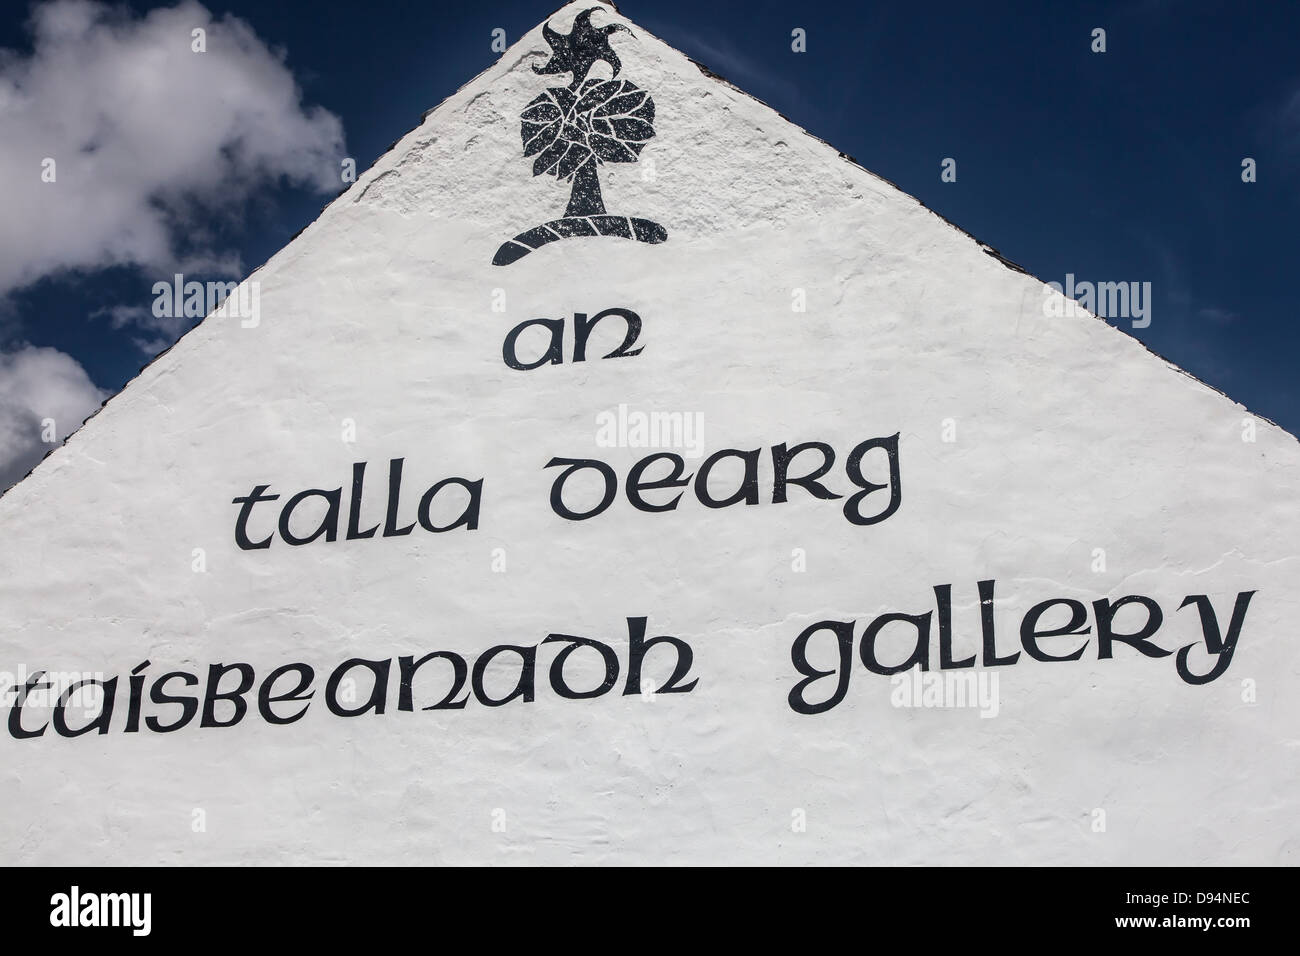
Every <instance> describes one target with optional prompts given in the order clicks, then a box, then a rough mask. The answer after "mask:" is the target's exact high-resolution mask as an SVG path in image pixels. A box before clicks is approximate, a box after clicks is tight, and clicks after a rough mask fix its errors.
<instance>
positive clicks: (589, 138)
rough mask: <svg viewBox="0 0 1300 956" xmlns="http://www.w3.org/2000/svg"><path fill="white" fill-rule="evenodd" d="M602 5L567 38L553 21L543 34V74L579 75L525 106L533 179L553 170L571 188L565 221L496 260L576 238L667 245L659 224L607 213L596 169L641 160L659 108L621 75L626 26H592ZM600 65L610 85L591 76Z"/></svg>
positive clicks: (525, 238)
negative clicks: (614, 39) (613, 41)
mask: <svg viewBox="0 0 1300 956" xmlns="http://www.w3.org/2000/svg"><path fill="white" fill-rule="evenodd" d="M598 9H600V8H599V7H592V8H590V9H588V10H583V11H582V12H581V13H579V14H578V15H577V17H575V18H574V21H573V29H572V30H570V31H569V34H568V36H565V35H564V34H561V33H556V32H555V31H554V30H552V29H551V25H550V24H549V23H548V24H546V25H545V26H543V27H542V36H544V37H545V38H546V42H547V43H548V44H550V47H551V58H550V59H549V60H547V61H546V63H545V64H543V65H542V66H540V67H539V66H536V65H535V66H534V67H533V72H534V73H539V74H557V73H572V74H573V81H572V82H571V83H570V84H569V85H568V86H567V87H550V88H548V89H547V90H546V92H544V93H542V94H541V95H540V96H538V97H537V98H536V99H535V100H533V101H532V102H531V103H529V104H528V105H527V106H526V107H524V111H523V113H522V114H520V117H519V119H520V136H521V138H522V139H523V144H524V156H525V157H529V156H535V157H537V158H536V159H535V160H533V175H534V176H540V175H542V173H550V174H551V175H552V176H554V177H556V178H557V179H559V180H562V181H564V182H568V183H572V187H571V190H570V193H569V205H568V208H566V209H565V210H564V218H563V219H553V220H551V221H550V222H547V223H543V224H542V225H540V226H534V227H533V228H532V229H529V230H528V231H527V232H521V233H520V234H519V235H517V236H515V237H514V238H513V239H511V240H509V241H507V242H503V243H502V244H501V247H500V248H499V249H497V254H496V256H495V257H494V258H493V259H492V264H493V265H498V266H506V265H509V264H510V263H512V262H515V261H517V260H519V259H522V258H523V257H524V256H526V255H528V253H530V252H532V251H533V250H534V249H537V248H539V247H541V246H544V245H546V244H547V243H550V242H556V241H557V240H560V239H568V238H570V237H572V236H617V237H620V238H623V239H635V240H636V241H637V242H651V243H654V242H663V241H664V240H665V239H667V238H668V232H667V231H666V230H665V229H664V227H663V226H661V225H659V224H658V223H657V222H651V221H650V220H648V219H638V218H636V217H633V216H611V215H608V214H607V213H606V212H605V201H604V198H603V197H602V196H601V194H600V179H599V177H598V176H597V175H596V169H597V167H598V166H600V165H601V164H602V163H635V162H636V161H637V157H638V156H639V155H640V153H641V150H642V149H643V148H644V147H645V144H646V143H647V142H649V141H650V139H651V138H653V137H654V134H655V129H654V119H655V104H654V100H652V99H651V98H650V94H649V93H647V92H646V91H645V90H643V89H641V88H640V87H638V86H637V85H636V84H635V83H633V82H632V81H631V80H623V79H619V78H618V74H619V71H620V70H621V69H622V67H623V64H622V63H621V61H620V60H619V58H618V54H617V53H615V52H614V50H613V48H612V47H611V46H610V44H609V38H610V36H611V35H612V34H614V33H617V32H618V31H620V30H622V31H623V32H624V33H627V34H628V35H629V36H634V35H635V34H633V33H632V31H631V30H629V29H628V28H627V27H625V26H623V25H622V24H621V23H612V24H610V25H608V26H604V27H593V26H592V25H591V15H592V13H594V12H595V11H596V10H598ZM598 60H604V61H605V62H606V63H608V64H609V65H610V67H611V68H612V69H613V71H614V76H613V77H612V78H611V79H608V80H599V79H595V78H588V76H587V74H588V73H589V72H590V71H591V67H592V65H593V64H595V63H596V62H597V61H598Z"/></svg>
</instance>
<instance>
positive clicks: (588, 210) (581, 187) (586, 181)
mask: <svg viewBox="0 0 1300 956" xmlns="http://www.w3.org/2000/svg"><path fill="white" fill-rule="evenodd" d="M564 215H565V216H603V215H605V201H604V200H603V199H602V198H601V196H600V179H599V177H597V175H596V160H595V159H594V158H593V159H590V160H588V161H587V162H585V163H583V164H582V165H581V166H579V167H578V171H577V172H576V173H574V174H573V191H572V192H570V193H569V208H568V209H566V210H564Z"/></svg>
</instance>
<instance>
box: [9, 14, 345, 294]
mask: <svg viewBox="0 0 1300 956" xmlns="http://www.w3.org/2000/svg"><path fill="white" fill-rule="evenodd" d="M29 26H30V29H31V32H32V37H33V51H32V53H31V54H30V55H25V56H24V55H18V54H16V53H14V52H13V51H3V50H0V130H2V131H3V134H2V135H0V210H3V215H4V226H3V228H2V229H0V297H3V296H4V295H6V294H7V293H9V292H11V291H13V290H14V289H17V288H20V287H22V286H25V285H27V284H29V283H31V282H34V281H35V280H37V279H40V278H42V277H44V276H47V275H51V274H54V273H57V272H59V271H60V270H65V269H83V270H93V269H98V268H102V267H106V266H111V265H124V264H125V265H136V266H139V267H142V268H144V269H146V270H156V271H157V272H159V273H160V274H163V275H168V276H169V275H170V273H171V272H172V270H173V269H176V268H179V269H181V270H182V271H191V270H197V269H211V270H221V271H224V272H230V271H232V270H235V269H237V268H238V267H239V263H238V257H237V256H236V255H235V254H234V253H233V252H232V251H231V250H229V249H222V248H217V247H215V246H214V245H213V242H212V240H211V239H210V238H205V237H210V229H209V228H208V226H209V225H210V224H211V222H212V220H213V219H214V218H215V217H217V216H219V215H222V214H223V213H229V214H238V212H239V210H240V209H241V208H242V206H243V204H244V203H246V202H247V201H248V200H249V198H250V197H251V196H252V195H253V193H254V192H255V191H256V190H257V189H258V188H260V187H262V186H265V185H267V184H268V183H273V182H281V181H288V182H292V183H295V184H299V185H305V186H309V187H312V188H315V189H317V190H320V191H322V192H333V191H337V190H338V189H339V188H340V186H341V183H340V181H339V161H340V159H341V158H342V156H343V129H342V124H341V123H340V121H339V119H338V118H337V117H336V116H334V115H333V114H331V113H329V112H327V111H325V110H324V109H322V108H320V107H304V106H303V104H302V97H301V91H300V90H299V88H298V86H297V84H296V83H295V82H294V79H293V76H292V74H291V73H290V72H289V70H288V68H287V67H286V66H285V63H284V59H283V54H282V53H280V52H277V51H272V50H271V49H269V48H268V47H267V46H266V44H264V43H263V42H262V41H261V40H260V39H259V38H258V37H257V36H256V34H254V32H253V30H252V28H251V27H249V26H248V24H246V23H244V22H243V21H242V20H239V19H236V18H234V17H230V16H226V17H223V18H221V19H214V18H213V16H212V14H211V13H209V12H208V10H207V9H206V8H204V7H203V6H202V5H200V4H199V3H196V2H193V0H186V2H183V3H181V4H180V5H178V6H175V7H171V8H167V9H159V10H154V11H152V12H150V13H148V14H147V15H145V16H144V17H142V18H136V17H133V16H132V15H131V13H130V12H129V11H128V10H126V8H124V7H109V6H106V5H104V4H100V3H93V2H87V0H54V2H49V3H44V4H41V5H39V6H37V7H36V8H35V9H34V10H33V13H32V18H31V21H30V24H29ZM195 29H202V30H204V31H206V45H207V52H205V53H196V52H193V51H192V49H191V43H192V31H193V30H195ZM46 158H49V159H53V160H54V161H55V167H54V168H55V175H56V179H55V182H53V183H47V182H43V181H42V179H41V172H42V162H43V161H44V160H45V159H46Z"/></svg>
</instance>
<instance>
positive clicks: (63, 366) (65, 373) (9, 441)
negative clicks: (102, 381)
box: [0, 346, 108, 491]
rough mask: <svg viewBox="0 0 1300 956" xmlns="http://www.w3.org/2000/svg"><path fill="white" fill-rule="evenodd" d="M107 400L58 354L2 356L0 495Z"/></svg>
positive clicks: (31, 351) (28, 350)
mask: <svg viewBox="0 0 1300 956" xmlns="http://www.w3.org/2000/svg"><path fill="white" fill-rule="evenodd" d="M107 397H108V393H107V392H105V391H103V390H102V389H99V388H96V387H95V384H94V382H92V381H91V380H90V376H89V375H87V374H86V370H85V369H84V368H82V367H81V365H80V364H78V362H77V360H76V359H74V358H73V357H72V356H71V355H66V354H64V353H63V352H60V351H58V350H57V349H49V348H33V347H31V346H24V347H21V348H19V349H17V350H16V351H13V352H0V491H3V490H4V489H5V488H8V487H9V486H10V485H12V484H13V483H14V482H15V481H17V480H18V479H19V478H21V477H23V475H25V474H27V472H28V471H30V470H31V468H32V467H33V466H34V465H35V464H36V463H37V462H38V461H40V460H41V458H43V457H44V456H45V453H46V452H48V451H49V450H50V449H51V448H54V447H56V446H57V444H58V443H59V442H61V441H63V439H65V438H67V437H68V435H70V434H71V433H72V432H74V431H76V430H77V428H79V427H80V426H81V423H82V422H83V421H85V420H86V417H87V416H89V415H90V413H91V412H93V411H94V410H95V409H96V408H97V407H98V406H99V404H100V403H101V402H103V400H104V399H105V398H107ZM47 438H53V439H54V441H53V442H50V441H47V440H46V439H47Z"/></svg>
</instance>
